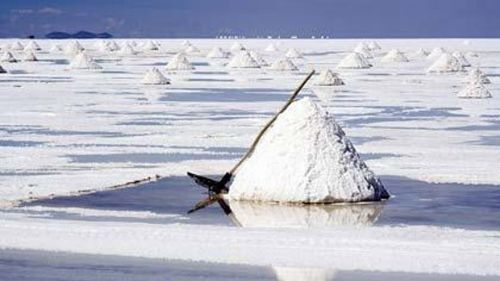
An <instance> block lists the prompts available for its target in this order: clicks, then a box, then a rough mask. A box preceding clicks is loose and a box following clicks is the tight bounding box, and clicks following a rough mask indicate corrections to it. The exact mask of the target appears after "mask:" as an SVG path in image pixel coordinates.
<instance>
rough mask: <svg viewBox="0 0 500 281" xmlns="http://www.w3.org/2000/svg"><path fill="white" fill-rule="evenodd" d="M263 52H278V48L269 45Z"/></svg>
mask: <svg viewBox="0 0 500 281" xmlns="http://www.w3.org/2000/svg"><path fill="white" fill-rule="evenodd" d="M264 51H266V52H277V51H279V48H278V47H277V46H276V45H275V44H274V43H271V44H269V45H267V47H266V48H265V49H264Z"/></svg>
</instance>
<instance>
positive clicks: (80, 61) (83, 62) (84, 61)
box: [69, 52, 102, 69]
mask: <svg viewBox="0 0 500 281" xmlns="http://www.w3.org/2000/svg"><path fill="white" fill-rule="evenodd" d="M69 67H70V68H72V69H101V68H102V67H101V66H100V65H98V64H97V63H96V62H94V60H93V59H92V58H91V57H90V56H89V55H87V54H86V53H85V52H80V53H78V54H77V55H76V56H75V57H74V58H73V60H72V61H71V63H70V65H69Z"/></svg>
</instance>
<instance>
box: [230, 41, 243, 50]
mask: <svg viewBox="0 0 500 281" xmlns="http://www.w3.org/2000/svg"><path fill="white" fill-rule="evenodd" d="M243 50H246V48H245V46H243V45H242V44H241V43H240V42H234V43H233V45H231V51H233V52H238V51H243Z"/></svg>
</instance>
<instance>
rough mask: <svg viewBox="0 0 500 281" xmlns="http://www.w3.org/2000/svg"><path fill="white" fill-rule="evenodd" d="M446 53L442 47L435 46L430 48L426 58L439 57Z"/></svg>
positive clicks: (433, 58)
mask: <svg viewBox="0 0 500 281" xmlns="http://www.w3.org/2000/svg"><path fill="white" fill-rule="evenodd" d="M444 53H446V50H445V49H444V48H442V47H436V48H434V49H432V51H431V53H430V54H429V55H428V56H427V59H428V60H435V59H437V58H439V57H440V56H441V55H442V54H444Z"/></svg>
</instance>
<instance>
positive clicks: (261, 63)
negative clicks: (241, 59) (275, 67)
mask: <svg viewBox="0 0 500 281" xmlns="http://www.w3.org/2000/svg"><path fill="white" fill-rule="evenodd" d="M249 53H250V56H251V57H252V58H253V59H254V60H255V61H256V62H257V63H258V64H259V66H268V65H269V63H267V61H266V60H265V59H264V58H263V57H262V56H261V55H260V54H259V53H257V52H256V51H250V52H249Z"/></svg>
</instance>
